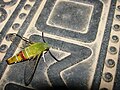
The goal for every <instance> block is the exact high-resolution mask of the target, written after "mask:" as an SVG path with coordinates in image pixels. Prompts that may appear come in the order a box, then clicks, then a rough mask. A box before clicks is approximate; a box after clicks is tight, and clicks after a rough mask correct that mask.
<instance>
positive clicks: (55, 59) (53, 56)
mask: <svg viewBox="0 0 120 90" xmlns="http://www.w3.org/2000/svg"><path fill="white" fill-rule="evenodd" d="M42 40H43V42H44V43H46V41H45V39H44V33H43V32H42ZM48 52H49V54H50V55H51V56H52V57H53V58H54V59H55V60H56V61H57V62H59V60H58V59H57V58H56V57H55V56H54V55H53V54H52V53H51V51H50V50H48Z"/></svg>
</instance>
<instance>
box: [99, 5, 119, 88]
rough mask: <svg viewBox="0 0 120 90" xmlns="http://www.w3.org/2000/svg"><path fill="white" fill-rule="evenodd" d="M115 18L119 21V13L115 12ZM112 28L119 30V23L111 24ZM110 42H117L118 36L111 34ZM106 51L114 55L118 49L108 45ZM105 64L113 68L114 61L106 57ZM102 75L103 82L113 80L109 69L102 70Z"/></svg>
mask: <svg viewBox="0 0 120 90" xmlns="http://www.w3.org/2000/svg"><path fill="white" fill-rule="evenodd" d="M117 10H118V11H120V5H119V6H117ZM115 18H116V19H117V20H119V21H120V15H118V14H117V15H116V16H115ZM113 30H114V31H120V25H119V24H114V25H113ZM111 42H112V43H118V42H119V37H118V36H117V35H112V36H111ZM108 51H109V53H110V54H112V55H115V54H117V52H118V51H117V48H116V47H115V46H110V47H109V48H108ZM105 65H106V66H107V67H108V68H113V67H115V61H114V60H113V59H111V58H109V59H107V60H106V61H105ZM102 77H103V80H104V81H105V82H111V81H112V80H113V75H112V73H110V72H109V71H107V72H104V73H103V75H102ZM100 90H108V88H105V87H104V88H101V89H100Z"/></svg>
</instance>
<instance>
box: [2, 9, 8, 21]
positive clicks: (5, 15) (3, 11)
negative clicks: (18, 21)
mask: <svg viewBox="0 0 120 90" xmlns="http://www.w3.org/2000/svg"><path fill="white" fill-rule="evenodd" d="M6 18H7V12H6V10H5V9H3V8H0V23H1V22H3V21H4V20H5V19H6Z"/></svg>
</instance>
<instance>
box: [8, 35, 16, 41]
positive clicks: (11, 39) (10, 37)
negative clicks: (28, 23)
mask: <svg viewBox="0 0 120 90" xmlns="http://www.w3.org/2000/svg"><path fill="white" fill-rule="evenodd" d="M14 38H15V35H13V34H7V35H6V40H7V41H13V39H14Z"/></svg>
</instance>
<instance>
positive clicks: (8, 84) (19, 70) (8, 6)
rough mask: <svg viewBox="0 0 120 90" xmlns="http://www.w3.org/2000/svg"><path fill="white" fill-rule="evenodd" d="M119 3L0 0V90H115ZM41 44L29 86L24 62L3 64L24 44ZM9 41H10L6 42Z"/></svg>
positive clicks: (118, 67)
mask: <svg viewBox="0 0 120 90" xmlns="http://www.w3.org/2000/svg"><path fill="white" fill-rule="evenodd" d="M119 7H120V0H1V1H0V90H17V89H19V90H33V89H35V90H40V89H41V90H43V89H45V90H46V89H53V88H54V89H56V90H57V89H63V88H65V89H72V90H73V89H74V90H119V88H120V78H119V76H120V65H119V64H120V61H119V60H120V58H119V57H120V55H119V46H120V41H119V37H120V20H119V19H120V10H119ZM41 32H44V37H45V41H46V42H47V43H48V44H49V45H50V46H51V47H52V48H51V49H50V50H51V52H52V54H53V55H54V56H56V58H57V59H59V60H60V62H56V61H55V60H54V59H53V58H52V57H51V56H50V55H49V53H47V54H46V55H45V59H46V62H44V61H43V59H42V58H41V60H40V62H39V64H38V67H37V70H36V72H35V75H34V78H33V80H32V82H31V83H30V85H29V86H25V84H24V80H23V79H24V70H25V65H26V62H21V63H18V64H13V65H7V63H6V61H5V60H7V59H8V58H9V57H11V56H13V55H15V54H17V53H18V52H19V51H20V50H21V47H25V46H26V45H25V42H24V41H22V40H21V39H20V38H19V37H15V36H11V34H10V33H17V34H19V35H21V36H24V37H26V38H28V39H30V40H31V41H33V42H43V40H42V37H41ZM11 40H12V41H11Z"/></svg>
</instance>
